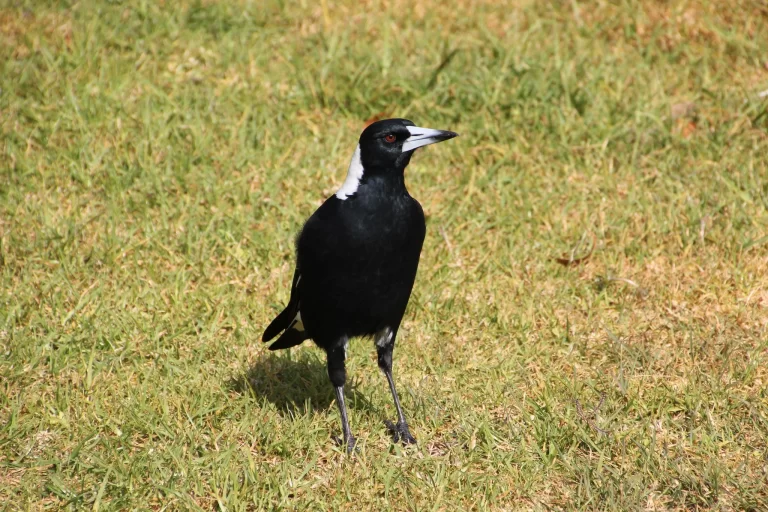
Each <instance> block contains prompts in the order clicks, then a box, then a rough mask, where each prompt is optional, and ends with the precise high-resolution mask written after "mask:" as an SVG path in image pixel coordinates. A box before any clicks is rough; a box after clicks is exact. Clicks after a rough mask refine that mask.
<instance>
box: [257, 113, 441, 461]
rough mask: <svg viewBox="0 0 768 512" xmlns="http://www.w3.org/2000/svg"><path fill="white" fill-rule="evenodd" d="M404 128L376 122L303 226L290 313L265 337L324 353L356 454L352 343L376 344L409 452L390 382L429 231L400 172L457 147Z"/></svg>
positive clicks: (405, 124) (399, 436)
mask: <svg viewBox="0 0 768 512" xmlns="http://www.w3.org/2000/svg"><path fill="white" fill-rule="evenodd" d="M455 136H456V134H455V133H453V132H449V131H442V130H432V129H428V128H419V127H416V126H414V125H413V123H412V122H410V121H408V120H406V119H388V120H385V121H378V122H376V123H373V124H371V125H370V126H369V127H367V128H366V129H365V130H364V131H363V133H362V134H361V136H360V140H359V143H358V147H357V149H356V150H355V153H354V155H353V157H352V162H351V163H350V166H349V172H348V175H347V179H346V181H345V182H344V185H343V186H342V187H341V189H339V191H338V192H337V193H336V194H335V195H333V196H331V197H330V198H329V199H327V200H326V201H325V202H324V203H323V204H322V206H320V208H318V209H317V211H315V213H314V214H312V216H311V217H310V218H309V219H308V220H307V222H306V223H305V225H304V227H303V229H302V230H301V233H300V234H299V236H298V238H297V243H296V255H297V261H296V271H295V273H294V277H293V282H292V286H291V297H290V300H289V302H288V305H287V306H286V308H285V309H284V310H283V311H282V312H281V313H280V314H279V315H278V316H277V317H276V318H275V319H274V320H273V321H272V323H271V324H270V325H269V327H267V329H266V330H265V332H264V336H263V341H269V340H271V339H273V338H274V337H275V336H277V335H278V334H280V333H282V334H281V335H280V337H279V338H278V340H277V341H276V342H275V343H273V344H272V345H271V346H270V347H269V348H270V350H277V349H283V348H289V347H293V346H295V345H298V344H300V343H302V342H303V341H304V340H306V339H310V338H311V339H312V340H313V341H314V342H315V343H316V344H317V345H318V346H319V347H320V348H322V349H323V350H325V352H326V354H327V361H328V376H329V377H330V380H331V383H332V384H333V386H334V388H335V390H336V398H337V403H338V407H339V412H340V413H341V421H342V430H343V440H344V442H346V444H347V449H348V450H351V449H353V447H354V444H355V438H354V436H352V434H351V432H350V429H349V422H348V420H347V411H346V407H345V404H344V383H345V381H346V371H345V368H344V360H345V357H346V345H347V343H348V342H349V339H350V338H353V337H358V336H373V337H374V342H375V346H376V350H377V352H378V364H379V367H380V368H381V369H382V371H383V372H384V374H385V376H386V377H387V381H388V383H389V387H390V390H391V392H392V396H393V399H394V402H395V407H396V409H397V414H398V422H397V424H395V425H392V424H389V426H390V429H391V430H392V432H393V436H394V438H395V441H397V440H401V441H403V442H405V443H413V442H415V439H414V438H413V436H411V434H410V432H409V430H408V425H407V423H406V420H405V417H404V415H403V412H402V408H401V407H400V402H399V400H398V397H397V392H396V390H395V384H394V381H393V379H392V352H393V349H394V345H395V338H396V336H397V331H398V329H399V327H400V322H401V320H402V318H403V314H404V313H405V308H406V306H407V304H408V299H409V297H410V295H411V290H412V288H413V283H414V280H415V278H416V271H417V268H418V265H419V257H420V254H421V246H422V243H423V242H424V235H425V230H426V224H425V220H424V212H423V211H422V209H421V205H420V204H419V203H418V201H416V200H415V199H414V198H412V197H411V196H410V194H409V193H408V190H407V189H406V187H405V179H404V171H405V168H406V166H407V165H408V163H409V162H410V159H411V156H412V155H413V152H414V151H415V150H416V149H417V148H419V147H422V146H426V145H427V144H432V143H435V142H440V141H443V140H447V139H450V138H453V137H455Z"/></svg>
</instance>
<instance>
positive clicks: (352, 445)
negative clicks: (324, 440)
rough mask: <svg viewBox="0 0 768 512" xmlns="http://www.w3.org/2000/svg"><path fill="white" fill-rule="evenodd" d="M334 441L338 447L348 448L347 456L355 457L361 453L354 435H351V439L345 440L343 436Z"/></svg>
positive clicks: (335, 438)
mask: <svg viewBox="0 0 768 512" xmlns="http://www.w3.org/2000/svg"><path fill="white" fill-rule="evenodd" d="M333 439H334V441H336V444H337V445H338V446H346V447H347V455H353V454H355V453H357V452H359V451H360V450H358V449H357V438H356V437H355V436H353V435H352V434H349V437H347V438H346V439H344V438H343V437H342V436H336V437H334V438H333Z"/></svg>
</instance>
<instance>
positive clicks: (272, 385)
mask: <svg viewBox="0 0 768 512" xmlns="http://www.w3.org/2000/svg"><path fill="white" fill-rule="evenodd" d="M314 352H316V351H309V350H301V351H298V354H295V353H294V354H291V353H284V354H274V353H267V354H264V355H262V356H260V357H259V359H258V360H257V361H256V362H255V363H254V364H253V365H252V366H251V368H250V369H249V370H248V371H247V372H245V373H243V374H241V375H239V376H236V377H234V378H232V379H231V380H230V381H229V382H228V387H229V389H231V390H233V391H235V392H237V393H240V394H246V393H252V394H253V395H254V396H255V397H256V398H258V399H264V400H267V401H269V402H271V403H272V404H274V405H275V407H277V409H278V411H280V412H281V413H285V414H287V415H293V414H295V413H298V412H300V411H305V410H313V411H321V410H326V409H328V408H329V407H330V406H331V404H332V403H333V402H334V400H335V398H336V395H335V394H334V391H333V386H332V385H331V382H330V380H328V372H327V370H326V365H325V358H324V356H323V354H322V353H319V354H318V353H314ZM344 391H345V396H346V399H347V400H346V401H347V407H348V408H351V409H366V410H369V411H374V408H373V406H372V405H371V403H370V401H369V400H368V399H367V398H366V397H365V396H364V395H363V394H362V393H360V392H358V391H357V389H356V386H355V383H354V382H352V381H351V380H350V379H349V378H348V379H347V384H346V386H344ZM334 409H335V406H334Z"/></svg>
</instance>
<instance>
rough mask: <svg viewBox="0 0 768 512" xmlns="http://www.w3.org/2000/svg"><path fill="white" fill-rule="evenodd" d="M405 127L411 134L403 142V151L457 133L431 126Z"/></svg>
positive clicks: (447, 137)
mask: <svg viewBox="0 0 768 512" xmlns="http://www.w3.org/2000/svg"><path fill="white" fill-rule="evenodd" d="M406 128H408V131H409V132H411V136H410V137H408V138H407V139H405V142H403V151H404V152H405V151H413V150H414V149H416V148H420V147H422V146H427V145H429V144H434V143H435V142H443V141H444V140H448V139H452V138H454V137H456V136H457V135H458V133H454V132H449V131H446V130H433V129H432V128H420V127H418V126H407V127H406Z"/></svg>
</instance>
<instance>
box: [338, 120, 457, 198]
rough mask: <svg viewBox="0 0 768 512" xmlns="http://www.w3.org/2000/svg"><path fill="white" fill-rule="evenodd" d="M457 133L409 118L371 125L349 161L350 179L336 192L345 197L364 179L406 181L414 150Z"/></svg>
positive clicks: (449, 137)
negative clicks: (404, 173) (414, 121)
mask: <svg viewBox="0 0 768 512" xmlns="http://www.w3.org/2000/svg"><path fill="white" fill-rule="evenodd" d="M456 135H457V134H456V133H454V132H449V131H444V130H433V129H432V128H420V127H418V126H414V124H413V123H412V122H411V121H409V120H407V119H384V120H382V121H376V122H375V123H372V124H371V125H369V126H368V127H367V128H366V129H365V130H363V133H362V134H361V135H360V141H359V142H358V145H357V149H356V150H355V153H354V155H352V161H351V162H350V163H349V171H348V172H347V179H346V181H345V182H344V184H343V185H342V187H341V188H340V189H339V191H338V192H336V197H338V198H339V199H341V200H345V199H347V198H348V197H350V196H352V195H354V194H355V193H357V192H358V189H359V187H360V184H361V183H362V182H366V181H370V180H374V181H379V182H381V181H382V180H383V181H384V182H385V183H386V182H389V183H392V182H397V181H398V180H399V181H400V183H402V176H403V171H404V170H405V168H406V166H407V165H408V162H410V161H411V156H412V155H413V152H414V151H415V150H416V149H417V148H420V147H422V146H427V145H429V144H434V143H435V142H442V141H444V140H448V139H452V138H454V137H456Z"/></svg>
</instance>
